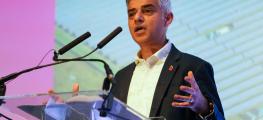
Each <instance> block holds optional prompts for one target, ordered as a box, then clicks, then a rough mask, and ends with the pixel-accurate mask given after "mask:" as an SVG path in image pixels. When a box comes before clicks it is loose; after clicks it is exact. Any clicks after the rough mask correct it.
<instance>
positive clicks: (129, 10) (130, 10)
mask: <svg viewBox="0 0 263 120" xmlns="http://www.w3.org/2000/svg"><path fill="white" fill-rule="evenodd" d="M135 10H136V9H135V8H131V9H128V12H132V11H135Z"/></svg>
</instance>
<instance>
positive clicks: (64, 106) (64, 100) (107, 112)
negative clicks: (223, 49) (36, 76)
mask: <svg viewBox="0 0 263 120" xmlns="http://www.w3.org/2000/svg"><path fill="white" fill-rule="evenodd" d="M107 96H108V92H106V91H81V92H78V93H72V92H62V93H56V94H52V95H50V94H46V93H44V94H42V93H41V94H27V95H19V96H0V99H1V100H3V104H2V105H1V106H0V119H7V120H9V119H10V120H12V119H19V120H23V119H24V120H165V118H163V117H154V118H147V117H145V116H143V115H141V114H140V113H138V112H136V111H135V110H133V109H132V108H130V107H129V106H127V105H126V104H124V103H123V102H121V101H120V100H118V99H117V98H114V97H113V98H112V100H111V101H110V102H111V103H107V104H108V105H110V109H108V108H106V109H105V108H103V105H105V99H107V98H106V97H107ZM108 102H109V101H108Z"/></svg>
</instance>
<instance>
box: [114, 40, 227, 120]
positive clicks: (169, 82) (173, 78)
mask: <svg viewBox="0 0 263 120" xmlns="http://www.w3.org/2000/svg"><path fill="white" fill-rule="evenodd" d="M169 68H170V69H169ZM172 68H173V69H172ZM134 69H135V63H131V64H130V65H128V66H127V67H125V68H123V69H122V70H120V71H119V72H117V74H116V76H115V81H116V85H115V86H114V87H113V95H114V96H115V97H116V98H118V99H120V100H121V101H123V102H125V103H126V102H127V95H128V91H129V85H130V82H131V78H132V75H133V71H134ZM189 70H191V71H193V74H194V76H195V79H196V81H197V84H198V85H199V88H200V90H201V92H202V93H203V95H204V96H205V97H206V98H207V99H209V100H210V101H212V102H213V103H214V114H213V115H212V116H211V119H212V120H221V119H224V112H223V108H222V105H221V102H220V99H219V96H218V93H217V89H216V85H215V81H214V74H213V68H212V66H211V65H210V64H209V63H208V62H206V61H204V60H202V59H200V58H198V57H195V56H192V55H189V54H186V53H182V52H180V51H179V50H177V49H176V48H175V47H174V46H173V45H172V47H171V51H170V53H169V55H168V57H167V59H166V61H165V63H164V66H163V68H162V72H161V74H160V77H159V80H158V83H157V87H156V89H155V93H154V97H153V101H152V107H151V112H150V116H151V117H153V116H164V117H166V119H167V120H195V119H199V117H198V115H197V114H196V113H194V112H193V111H191V110H190V109H188V108H175V107H172V106H171V103H172V101H173V96H174V94H176V93H179V94H186V93H183V92H182V91H180V90H179V86H180V85H181V84H187V83H186V82H184V80H183V78H184V77H185V76H186V75H187V72H188V71H189ZM149 84H151V83H149ZM138 94H139V93H138ZM140 99H143V98H138V102H140V101H139V100H140Z"/></svg>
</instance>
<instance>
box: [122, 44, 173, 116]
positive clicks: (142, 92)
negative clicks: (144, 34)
mask: <svg viewBox="0 0 263 120" xmlns="http://www.w3.org/2000/svg"><path fill="white" fill-rule="evenodd" d="M171 45H172V44H171V42H169V41H168V42H167V43H166V44H165V46H163V47H162V48H161V49H160V50H159V51H157V52H156V53H155V54H153V55H152V56H151V57H149V58H147V60H144V59H142V58H139V57H138V56H137V58H136V60H135V64H136V67H135V70H134V72H133V76H132V79H131V83H130V87H129V92H128V98H127V104H128V106H130V107H131V108H133V109H134V110H136V111H138V112H139V113H141V114H142V115H144V116H146V117H149V115H150V110H151V106H152V101H153V96H154V92H155V88H156V85H157V82H158V79H159V76H160V74H161V71H162V68H163V65H164V62H165V60H166V58H167V56H168V54H169V52H170V49H171Z"/></svg>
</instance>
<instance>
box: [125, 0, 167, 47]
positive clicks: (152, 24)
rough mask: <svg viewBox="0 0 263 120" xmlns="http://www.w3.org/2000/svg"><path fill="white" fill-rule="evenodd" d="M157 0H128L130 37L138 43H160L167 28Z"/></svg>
mask: <svg viewBox="0 0 263 120" xmlns="http://www.w3.org/2000/svg"><path fill="white" fill-rule="evenodd" d="M164 16H165V14H164V13H163V11H162V10H161V7H160V5H159V0H130V2H129V3H128V24H129V30H130V33H131V35H132V38H133V39H134V40H135V41H136V42H137V43H138V44H139V45H143V44H149V43H150V44H151V43H160V42H162V41H163V40H164V39H165V32H166V28H167V24H166V20H165V17H164Z"/></svg>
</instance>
